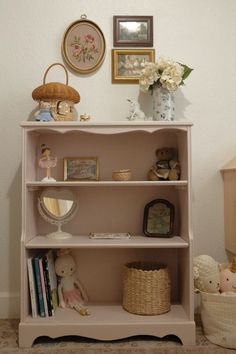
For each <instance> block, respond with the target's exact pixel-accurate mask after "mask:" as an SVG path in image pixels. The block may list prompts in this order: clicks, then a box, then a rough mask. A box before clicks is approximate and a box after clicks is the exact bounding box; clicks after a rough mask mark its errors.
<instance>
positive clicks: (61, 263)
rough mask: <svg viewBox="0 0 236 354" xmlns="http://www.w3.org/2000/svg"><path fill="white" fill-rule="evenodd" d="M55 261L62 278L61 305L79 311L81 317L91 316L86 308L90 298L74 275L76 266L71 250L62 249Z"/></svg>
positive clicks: (58, 273)
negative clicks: (85, 304) (85, 303)
mask: <svg viewBox="0 0 236 354" xmlns="http://www.w3.org/2000/svg"><path fill="white" fill-rule="evenodd" d="M57 256H58V257H57V258H56V260H55V271H56V274H57V275H58V276H59V277H60V282H59V285H58V297H59V305H60V306H61V307H62V308H65V307H70V308H73V309H75V310H76V311H78V312H79V313H80V314H81V315H83V316H85V315H89V314H90V312H89V310H88V309H87V308H86V307H84V302H87V301H88V297H87V295H86V293H85V291H84V289H83V287H82V285H81V284H80V282H79V281H78V279H76V278H75V276H74V273H75V270H76V264H75V261H74V259H73V257H72V256H71V255H70V253H69V250H67V249H61V250H59V251H58V252H57Z"/></svg>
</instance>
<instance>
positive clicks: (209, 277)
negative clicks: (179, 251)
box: [193, 255, 220, 293]
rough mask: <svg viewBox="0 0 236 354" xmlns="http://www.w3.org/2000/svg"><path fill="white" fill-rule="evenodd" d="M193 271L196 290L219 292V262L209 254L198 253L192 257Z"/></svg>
mask: <svg viewBox="0 0 236 354" xmlns="http://www.w3.org/2000/svg"><path fill="white" fill-rule="evenodd" d="M193 273H194V286H195V290H196V291H198V290H200V291H204V292H207V293H219V288H220V269H219V264H218V263H217V262H216V261H215V260H214V259H213V258H212V257H211V256H207V255H200V256H197V257H194V259H193Z"/></svg>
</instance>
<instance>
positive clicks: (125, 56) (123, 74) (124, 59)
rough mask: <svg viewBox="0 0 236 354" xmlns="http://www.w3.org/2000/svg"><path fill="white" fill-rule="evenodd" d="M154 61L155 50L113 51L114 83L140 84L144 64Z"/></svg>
mask: <svg viewBox="0 0 236 354" xmlns="http://www.w3.org/2000/svg"><path fill="white" fill-rule="evenodd" d="M154 60H155V50H154V49H112V82H113V83H138V82H139V77H140V73H141V70H142V69H143V68H144V63H147V62H154Z"/></svg>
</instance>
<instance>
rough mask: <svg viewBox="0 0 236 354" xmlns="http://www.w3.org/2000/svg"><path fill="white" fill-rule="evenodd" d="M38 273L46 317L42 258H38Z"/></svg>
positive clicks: (46, 304)
mask: <svg viewBox="0 0 236 354" xmlns="http://www.w3.org/2000/svg"><path fill="white" fill-rule="evenodd" d="M39 273H40V281H41V287H42V294H43V304H44V310H45V315H46V316H48V303H47V295H46V288H45V281H44V274H43V262H42V257H40V258H39Z"/></svg>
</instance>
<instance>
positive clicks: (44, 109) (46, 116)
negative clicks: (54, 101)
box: [34, 101, 54, 122]
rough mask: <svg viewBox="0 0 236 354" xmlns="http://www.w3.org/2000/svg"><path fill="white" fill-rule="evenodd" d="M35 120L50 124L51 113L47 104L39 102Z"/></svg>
mask: <svg viewBox="0 0 236 354" xmlns="http://www.w3.org/2000/svg"><path fill="white" fill-rule="evenodd" d="M34 117H35V120H37V121H42V122H50V121H51V120H54V117H53V113H52V111H51V106H50V103H49V102H43V101H41V102H40V109H39V110H38V111H37V112H36V113H35V115H34Z"/></svg>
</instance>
